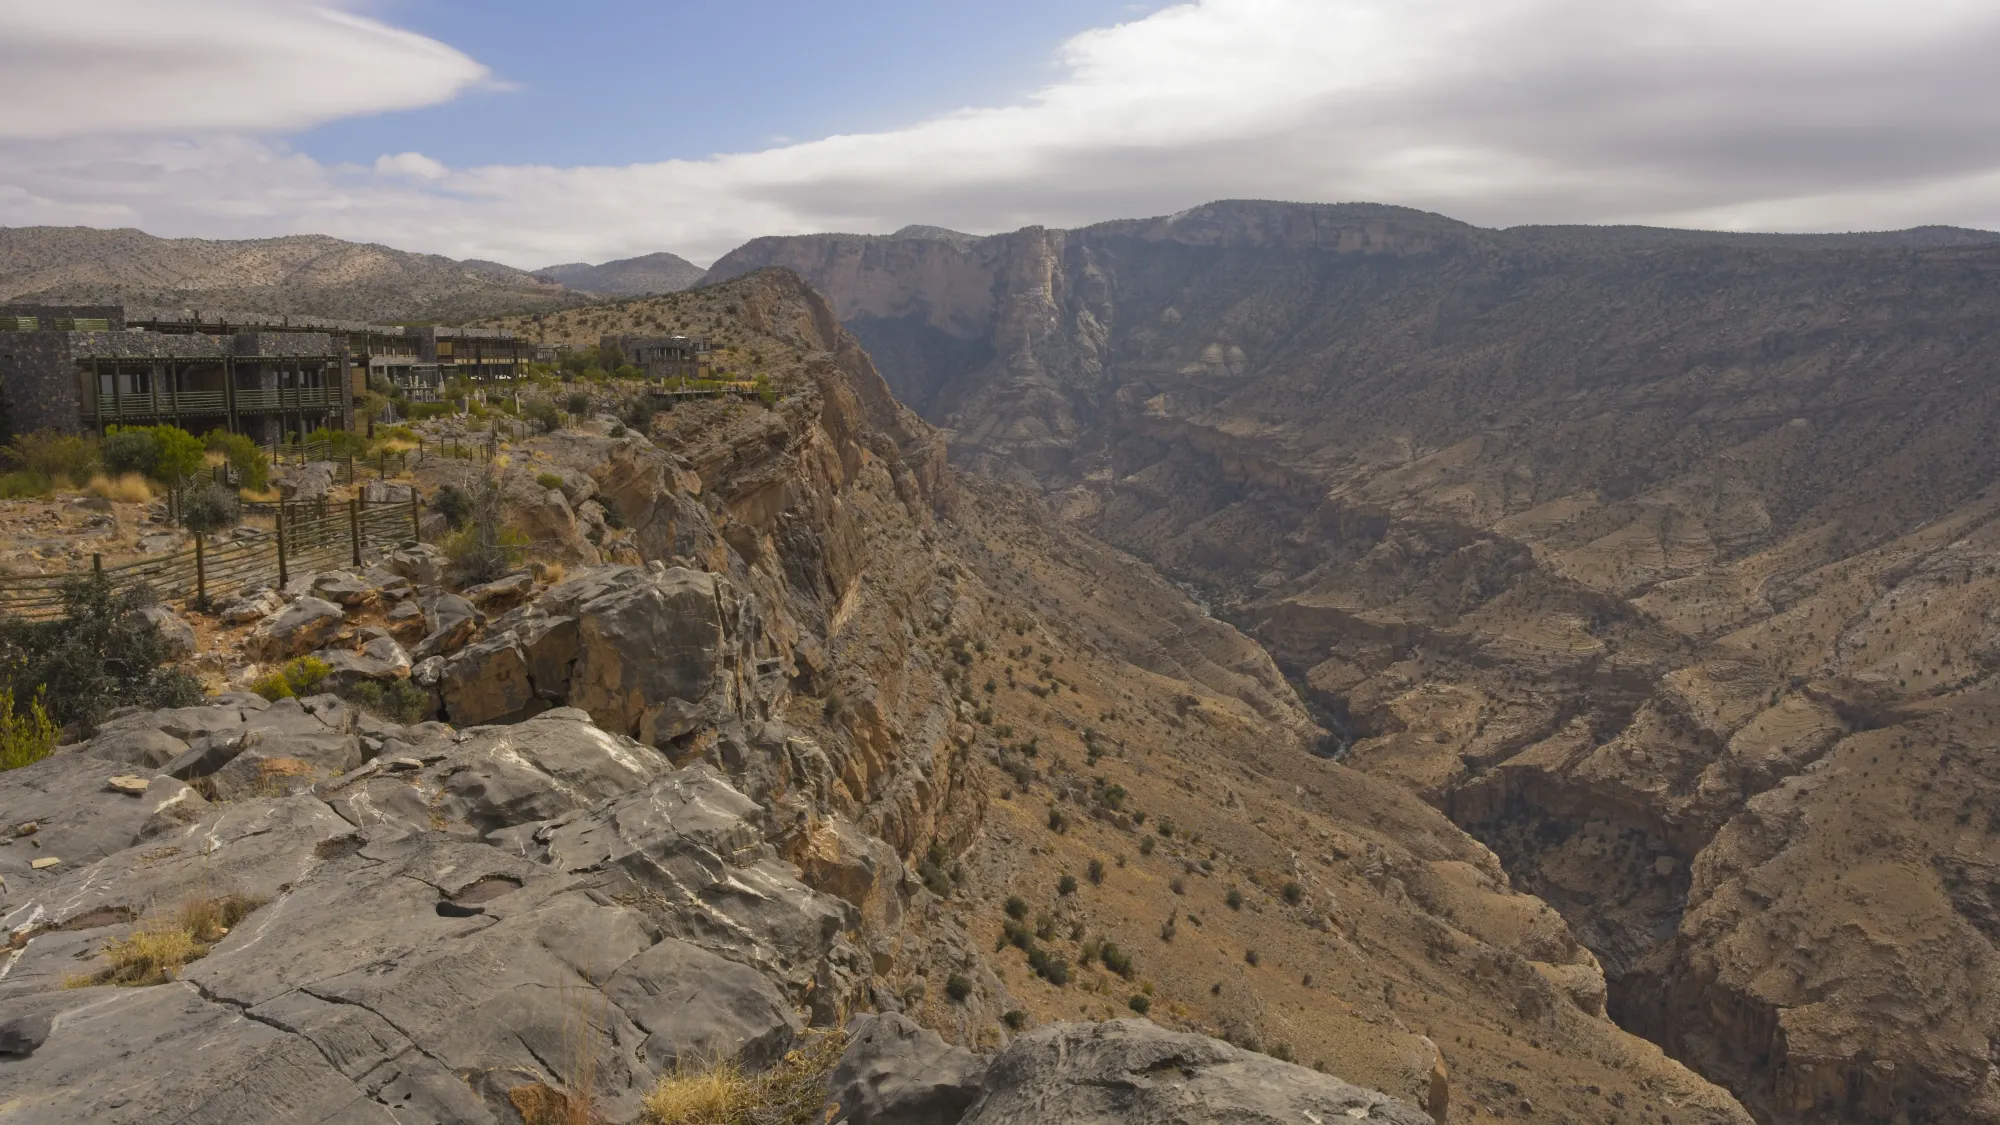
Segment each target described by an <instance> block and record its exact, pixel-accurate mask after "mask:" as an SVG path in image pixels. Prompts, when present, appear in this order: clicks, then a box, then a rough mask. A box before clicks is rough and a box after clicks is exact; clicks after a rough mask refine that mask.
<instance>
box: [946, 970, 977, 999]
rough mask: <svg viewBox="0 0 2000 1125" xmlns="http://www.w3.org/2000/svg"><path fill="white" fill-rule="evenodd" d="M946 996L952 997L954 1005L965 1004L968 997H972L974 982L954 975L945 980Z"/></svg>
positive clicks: (956, 974)
mask: <svg viewBox="0 0 2000 1125" xmlns="http://www.w3.org/2000/svg"><path fill="white" fill-rule="evenodd" d="M944 994H945V995H946V996H949V997H951V998H952V1001H953V1002H954V1003H963V1002H964V1000H965V998H966V997H968V996H970V995H972V982H971V981H970V980H967V979H966V978H965V977H964V976H962V975H960V974H958V973H953V974H951V976H949V977H947V978H946V979H945V982H944Z"/></svg>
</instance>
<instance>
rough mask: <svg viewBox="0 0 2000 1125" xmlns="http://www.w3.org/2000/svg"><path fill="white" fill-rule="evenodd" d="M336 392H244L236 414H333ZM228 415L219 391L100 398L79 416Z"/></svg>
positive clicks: (240, 393)
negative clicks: (320, 412)
mask: <svg viewBox="0 0 2000 1125" xmlns="http://www.w3.org/2000/svg"><path fill="white" fill-rule="evenodd" d="M340 405H341V401H340V392H339V391H338V390H337V389H336V388H333V387H284V388H280V389H275V390H265V389H262V388H245V389H242V390H239V391H237V392H236V413H237V414H239V415H242V414H270V413H276V412H278V411H281V410H307V411H319V410H337V409H339V408H340ZM227 413H229V400H228V398H227V397H226V396H225V395H224V393H223V392H222V391H181V392H180V393H179V394H164V393H158V392H155V393H152V394H145V393H138V394H127V395H123V396H120V397H118V398H116V399H114V398H112V397H111V396H108V395H104V396H100V397H99V399H98V401H97V402H96V403H95V404H91V403H85V404H84V408H83V414H84V417H86V418H93V419H96V420H98V421H106V420H118V419H125V418H174V417H179V416H183V415H196V416H200V415H210V416H221V415H225V414H227Z"/></svg>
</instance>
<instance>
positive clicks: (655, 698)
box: [420, 564, 782, 746]
mask: <svg viewBox="0 0 2000 1125" xmlns="http://www.w3.org/2000/svg"><path fill="white" fill-rule="evenodd" d="M761 632H762V621H761V618H760V616H759V609H758V606H757V601H756V599H755V597H754V596H752V595H749V594H747V593H743V592H741V591H739V590H738V589H737V588H736V587H735V586H734V585H733V584H732V583H731V582H730V581H729V580H728V579H727V578H724V577H722V576H720V575H715V574H708V573H704V572H702V571H697V570H689V569H685V568H681V567H663V566H660V565H658V564H653V565H651V566H611V567H596V568H592V569H589V570H586V571H583V572H581V573H580V574H578V575H577V576H576V577H574V578H572V579H570V580H569V581H567V582H564V583H562V584H560V585H558V586H556V587H554V588H553V589H551V590H549V591H547V592H546V593H544V594H543V595H542V597H541V598H539V599H537V600H536V601H535V602H534V603H532V604H531V605H528V606H524V607H522V608H521V609H519V610H516V611H514V612H513V613H510V614H508V615H506V616H505V617H502V618H500V619H499V620H497V621H495V622H494V623H493V625H492V626H491V627H490V628H489V629H488V630H487V633H486V636H485V639H483V640H482V641H481V642H480V643H479V644H478V645H476V646H474V647H473V648H470V649H467V650H466V651H465V653H463V654H462V659H460V660H456V661H454V662H452V663H451V664H449V665H447V666H446V667H445V669H444V671H443V682H442V690H443V693H444V697H445V700H446V709H447V711H448V713H450V714H451V716H452V718H453V720H454V721H457V722H484V721H490V720H493V719H500V718H506V717H514V716H518V715H519V714H521V713H523V712H524V711H525V710H530V709H533V707H534V706H535V705H536V701H540V703H542V704H567V705H568V706H571V707H577V708H580V709H582V710H584V711H587V712H589V714H590V716H591V718H593V719H594V720H596V722H597V724H598V725H599V726H601V727H603V728H604V729H606V730H612V731H617V732H618V733H621V734H625V735H629V736H631V737H633V738H636V739H638V740H639V741H641V742H644V743H646V744H647V745H651V746H663V745H666V744H667V743H669V742H671V741H673V740H674V739H676V738H679V737H680V736H682V735H685V734H687V733H689V732H691V731H694V730H696V729H698V728H702V727H715V726H719V725H722V724H726V723H729V722H732V721H742V720H754V719H761V718H764V717H767V716H766V715H765V712H766V711H768V710H769V703H770V700H771V699H772V698H773V697H774V695H775V693H776V691H777V690H779V689H778V688H776V687H774V686H773V685H774V683H775V682H777V681H781V680H782V676H779V675H776V674H775V672H772V674H771V680H770V681H766V679H765V678H764V677H765V674H766V672H767V671H771V670H767V669H760V668H759V651H758V638H759V636H760V634H761ZM421 653H422V649H421V648H420V654H421ZM770 663H771V664H772V665H773V666H775V665H776V663H777V662H776V661H771V662H770ZM454 699H456V700H458V701H460V702H459V703H458V704H457V705H456V706H454V704H453V702H452V701H453V700H454ZM461 707H462V708H464V713H463V714H461V712H460V710H459V708H461Z"/></svg>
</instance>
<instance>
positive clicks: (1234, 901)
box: [1222, 887, 1243, 910]
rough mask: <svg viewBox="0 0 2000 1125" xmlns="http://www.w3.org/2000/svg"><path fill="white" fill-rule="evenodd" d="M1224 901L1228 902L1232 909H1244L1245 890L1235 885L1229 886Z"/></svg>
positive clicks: (1223, 897)
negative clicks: (1238, 888)
mask: <svg viewBox="0 0 2000 1125" xmlns="http://www.w3.org/2000/svg"><path fill="white" fill-rule="evenodd" d="M1222 901H1223V902H1225V903H1228V904H1229V909H1231V910H1241V909H1243V892H1242V891H1239V890H1237V889H1236V888H1235V887H1231V888H1229V893H1228V894H1226V895H1223V896H1222Z"/></svg>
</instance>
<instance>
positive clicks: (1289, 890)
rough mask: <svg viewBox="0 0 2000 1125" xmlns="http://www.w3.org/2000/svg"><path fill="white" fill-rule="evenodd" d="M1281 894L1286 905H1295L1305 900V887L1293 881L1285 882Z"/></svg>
mask: <svg viewBox="0 0 2000 1125" xmlns="http://www.w3.org/2000/svg"><path fill="white" fill-rule="evenodd" d="M1283 894H1284V898H1285V902H1286V903H1287V904H1288V905H1291V906H1297V905H1298V904H1299V903H1301V902H1303V901H1305V897H1306V889H1305V888H1304V887H1301V886H1299V885H1298V884H1297V883H1295V882H1287V883H1286V884H1285V889H1284V891H1283Z"/></svg>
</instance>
